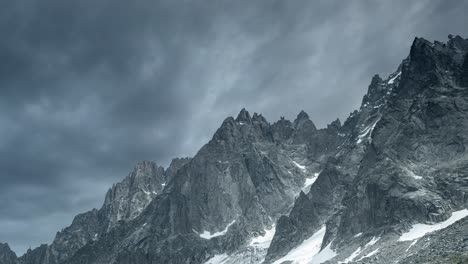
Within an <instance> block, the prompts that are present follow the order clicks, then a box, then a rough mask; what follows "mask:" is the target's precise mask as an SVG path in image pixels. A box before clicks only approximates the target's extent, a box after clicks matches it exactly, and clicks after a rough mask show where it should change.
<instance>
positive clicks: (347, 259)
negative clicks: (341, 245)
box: [338, 237, 380, 264]
mask: <svg viewBox="0 0 468 264" xmlns="http://www.w3.org/2000/svg"><path fill="white" fill-rule="evenodd" d="M379 240H380V237H377V238H376V237H372V239H371V241H369V242H367V244H366V245H365V246H364V247H363V248H361V247H358V249H356V250H355V251H354V252H353V253H352V254H351V255H350V256H349V257H347V258H346V259H345V260H343V261H339V262H338V263H339V264H342V263H348V262H351V261H353V260H354V259H355V258H356V257H357V256H359V255H360V254H361V253H362V252H364V251H365V250H366V249H367V248H368V247H370V246H373V245H375V243H377V242H378V241H379ZM371 253H372V252H371ZM375 253H377V252H375ZM375 253H374V254H375ZM366 257H367V255H366V256H364V257H362V258H360V259H359V260H361V259H364V258H366Z"/></svg>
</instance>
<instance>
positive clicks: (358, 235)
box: [354, 232, 362, 237]
mask: <svg viewBox="0 0 468 264" xmlns="http://www.w3.org/2000/svg"><path fill="white" fill-rule="evenodd" d="M360 236H362V232H361V233H357V234H356V235H354V237H360Z"/></svg>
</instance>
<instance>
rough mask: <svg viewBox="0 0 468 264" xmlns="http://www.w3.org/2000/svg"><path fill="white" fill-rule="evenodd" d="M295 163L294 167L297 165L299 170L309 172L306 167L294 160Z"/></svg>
mask: <svg viewBox="0 0 468 264" xmlns="http://www.w3.org/2000/svg"><path fill="white" fill-rule="evenodd" d="M293 163H294V165H296V167H298V168H299V169H300V170H302V171H303V172H306V171H307V168H306V166H303V165H301V164H299V163H297V162H295V161H294V160H293Z"/></svg>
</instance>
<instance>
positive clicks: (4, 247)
mask: <svg viewBox="0 0 468 264" xmlns="http://www.w3.org/2000/svg"><path fill="white" fill-rule="evenodd" d="M0 263H2V264H18V260H17V258H16V254H15V252H13V251H12V250H11V249H10V246H9V245H8V244H7V243H0Z"/></svg>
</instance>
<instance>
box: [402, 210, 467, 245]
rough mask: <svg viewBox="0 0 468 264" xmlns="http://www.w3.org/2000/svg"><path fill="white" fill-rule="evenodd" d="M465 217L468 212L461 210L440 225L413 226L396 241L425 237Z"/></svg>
mask: <svg viewBox="0 0 468 264" xmlns="http://www.w3.org/2000/svg"><path fill="white" fill-rule="evenodd" d="M467 216H468V210H467V209H463V210H460V211H456V212H453V213H452V216H451V217H450V218H449V219H447V220H445V221H443V222H440V223H436V224H433V225H427V224H415V225H414V226H413V227H412V228H411V229H410V230H409V231H408V232H406V233H404V234H402V235H401V236H400V238H399V239H398V240H399V241H409V240H414V239H418V238H420V237H423V236H425V235H426V234H428V233H431V232H434V231H437V230H441V229H444V228H447V227H448V226H450V225H452V224H453V223H455V222H456V221H458V220H460V219H462V218H465V217H467Z"/></svg>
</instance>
